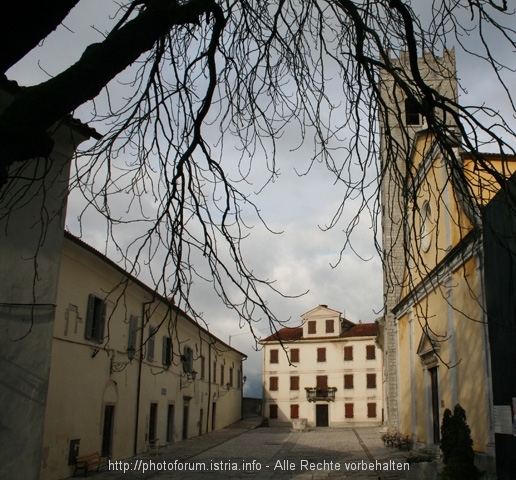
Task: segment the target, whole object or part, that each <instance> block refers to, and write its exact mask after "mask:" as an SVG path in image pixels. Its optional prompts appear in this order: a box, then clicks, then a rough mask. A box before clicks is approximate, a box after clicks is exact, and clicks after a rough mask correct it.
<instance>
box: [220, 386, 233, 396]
mask: <svg viewBox="0 0 516 480" xmlns="http://www.w3.org/2000/svg"><path fill="white" fill-rule="evenodd" d="M224 387H225V389H224V388H220V385H219V387H218V394H219V397H223V396H224V395H226V393H228V392H229V390H230V389H231V384H230V383H226V385H224Z"/></svg>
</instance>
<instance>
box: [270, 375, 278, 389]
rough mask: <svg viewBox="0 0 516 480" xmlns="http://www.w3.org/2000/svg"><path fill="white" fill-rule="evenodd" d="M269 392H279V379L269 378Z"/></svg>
mask: <svg viewBox="0 0 516 480" xmlns="http://www.w3.org/2000/svg"><path fill="white" fill-rule="evenodd" d="M269 390H270V391H271V392H276V391H277V390H278V377H270V378H269Z"/></svg>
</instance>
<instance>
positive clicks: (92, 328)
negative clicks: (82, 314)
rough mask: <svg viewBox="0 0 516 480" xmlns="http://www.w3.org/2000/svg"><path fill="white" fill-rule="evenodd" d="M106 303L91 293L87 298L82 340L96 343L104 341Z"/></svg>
mask: <svg viewBox="0 0 516 480" xmlns="http://www.w3.org/2000/svg"><path fill="white" fill-rule="evenodd" d="M106 311H107V302H106V301H105V300H104V299H102V298H101V297H97V296H96V295H94V294H93V293H90V294H89V296H88V308H87V313H86V328H85V329H84V338H85V339H86V340H90V341H92V342H96V343H102V342H103V341H104V326H105V323H106Z"/></svg>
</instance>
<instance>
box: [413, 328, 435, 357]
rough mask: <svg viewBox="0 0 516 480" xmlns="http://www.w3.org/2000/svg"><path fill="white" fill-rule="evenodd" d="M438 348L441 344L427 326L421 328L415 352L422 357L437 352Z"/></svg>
mask: <svg viewBox="0 0 516 480" xmlns="http://www.w3.org/2000/svg"><path fill="white" fill-rule="evenodd" d="M440 348H441V345H440V342H439V340H438V339H437V337H436V336H435V335H434V334H433V333H432V332H431V331H430V330H428V328H425V329H423V332H422V333H421V338H420V339H419V344H418V347H417V354H418V355H419V356H420V357H421V358H423V357H426V356H428V355H432V354H435V353H438V352H439V350H440Z"/></svg>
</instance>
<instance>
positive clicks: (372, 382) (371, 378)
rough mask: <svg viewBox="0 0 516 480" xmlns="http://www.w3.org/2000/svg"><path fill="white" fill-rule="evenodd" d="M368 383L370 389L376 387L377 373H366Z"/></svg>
mask: <svg viewBox="0 0 516 480" xmlns="http://www.w3.org/2000/svg"><path fill="white" fill-rule="evenodd" d="M366 385H367V388H369V389H373V388H376V373H367V374H366Z"/></svg>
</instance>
